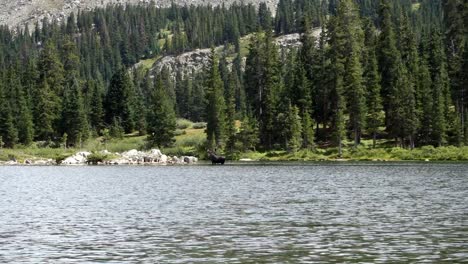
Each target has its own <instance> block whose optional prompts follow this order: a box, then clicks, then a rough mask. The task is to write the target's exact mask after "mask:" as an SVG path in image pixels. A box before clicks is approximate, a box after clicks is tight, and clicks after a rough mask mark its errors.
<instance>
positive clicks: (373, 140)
mask: <svg viewBox="0 0 468 264" xmlns="http://www.w3.org/2000/svg"><path fill="white" fill-rule="evenodd" d="M376 141H377V133H375V132H374V133H373V134H372V148H374V149H375V144H376Z"/></svg>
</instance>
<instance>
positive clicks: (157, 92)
mask: <svg viewBox="0 0 468 264" xmlns="http://www.w3.org/2000/svg"><path fill="white" fill-rule="evenodd" d="M147 115H148V116H147V121H146V122H147V124H148V127H147V130H148V131H147V132H148V135H147V141H148V145H149V146H150V147H154V146H157V147H159V148H161V147H170V146H172V144H173V143H174V142H175V139H174V136H175V130H176V114H175V111H174V105H173V104H172V100H171V99H170V98H169V97H168V95H167V93H166V90H165V89H164V87H163V83H162V79H161V78H160V77H159V78H158V79H157V80H156V82H155V88H154V91H153V93H152V95H151V103H150V109H149V111H148V114H147Z"/></svg>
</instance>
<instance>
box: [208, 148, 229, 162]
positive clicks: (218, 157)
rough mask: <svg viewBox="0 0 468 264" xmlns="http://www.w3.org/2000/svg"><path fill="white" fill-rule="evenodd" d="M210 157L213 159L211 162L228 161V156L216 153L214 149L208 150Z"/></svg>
mask: <svg viewBox="0 0 468 264" xmlns="http://www.w3.org/2000/svg"><path fill="white" fill-rule="evenodd" d="M208 157H209V158H210V160H211V164H213V165H215V164H221V165H224V162H225V161H226V158H225V157H224V156H218V155H216V152H214V151H212V150H208Z"/></svg>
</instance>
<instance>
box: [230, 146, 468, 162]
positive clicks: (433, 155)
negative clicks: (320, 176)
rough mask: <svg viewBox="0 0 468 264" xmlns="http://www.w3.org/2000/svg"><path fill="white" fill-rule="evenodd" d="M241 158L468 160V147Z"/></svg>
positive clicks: (327, 151) (319, 151) (325, 151)
mask: <svg viewBox="0 0 468 264" xmlns="http://www.w3.org/2000/svg"><path fill="white" fill-rule="evenodd" d="M238 157H239V158H240V159H252V160H260V161H337V160H349V161H468V147H460V148H457V147H440V148H434V147H432V146H429V147H427V146H426V147H422V148H416V149H413V150H409V149H402V148H376V149H369V148H358V149H356V150H354V149H352V148H350V149H345V150H344V151H343V155H342V156H341V157H340V156H339V155H338V151H337V149H335V148H329V149H316V150H314V151H312V150H300V151H298V152H295V153H288V152H286V151H271V152H264V153H262V152H248V153H241V154H240V155H239V156H238Z"/></svg>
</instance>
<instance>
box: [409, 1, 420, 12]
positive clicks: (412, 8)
mask: <svg viewBox="0 0 468 264" xmlns="http://www.w3.org/2000/svg"><path fill="white" fill-rule="evenodd" d="M419 8H421V3H414V4H413V5H412V6H411V10H412V11H413V12H415V11H418V10H419Z"/></svg>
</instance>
